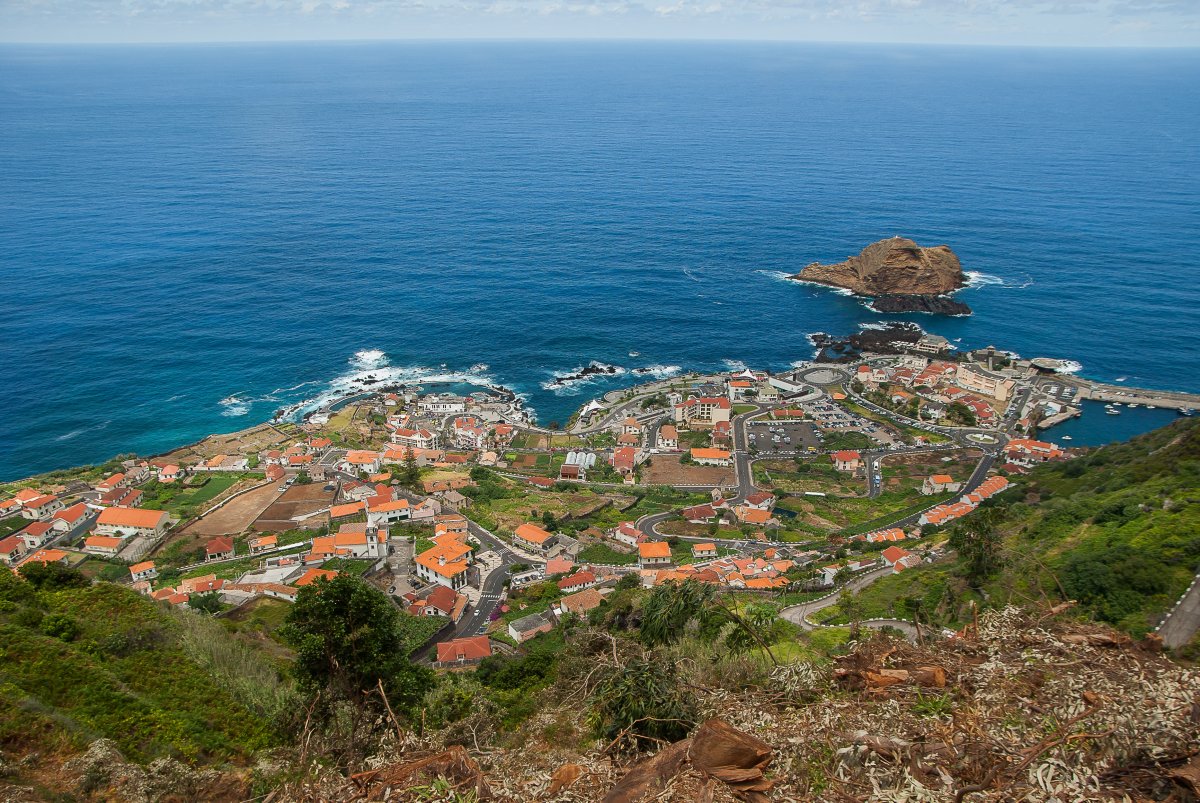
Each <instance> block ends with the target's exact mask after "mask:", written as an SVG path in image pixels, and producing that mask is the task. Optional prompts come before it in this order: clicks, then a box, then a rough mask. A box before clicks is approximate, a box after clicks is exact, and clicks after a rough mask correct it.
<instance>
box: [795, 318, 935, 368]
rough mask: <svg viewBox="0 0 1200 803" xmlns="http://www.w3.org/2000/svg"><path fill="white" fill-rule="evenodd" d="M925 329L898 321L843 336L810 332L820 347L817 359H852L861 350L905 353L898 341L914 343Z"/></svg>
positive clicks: (842, 360)
mask: <svg viewBox="0 0 1200 803" xmlns="http://www.w3.org/2000/svg"><path fill="white" fill-rule="evenodd" d="M924 334H925V332H924V331H923V330H922V329H921V327H919V326H917V325H916V324H915V323H907V322H897V323H891V324H888V326H887V327H886V328H884V329H863V330H862V331H861V332H856V333H855V334H852V335H848V336H845V337H834V336H833V335H829V334H826V333H824V332H817V333H816V334H812V335H809V339H810V340H812V343H813V345H814V346H816V347H817V348H818V349H819V352H818V354H817V356H816V362H834V363H837V362H854V361H855V360H857V359H859V357H861V356H862V353H863V352H864V351H870V352H873V353H875V354H904V353H905V351H904V349H903V348H902V347H901V346H899V345H897V344H911V343H916V342H917V341H918V340H920V339H921V336H922V335H924Z"/></svg>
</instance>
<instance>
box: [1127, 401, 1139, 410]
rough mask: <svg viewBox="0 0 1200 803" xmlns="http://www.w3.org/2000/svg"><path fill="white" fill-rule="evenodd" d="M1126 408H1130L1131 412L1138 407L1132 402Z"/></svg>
mask: <svg viewBox="0 0 1200 803" xmlns="http://www.w3.org/2000/svg"><path fill="white" fill-rule="evenodd" d="M1126 407H1128V408H1129V409H1130V410H1132V409H1133V408H1134V407H1137V405H1136V404H1134V403H1133V402H1130V403H1129V404H1127V405H1126Z"/></svg>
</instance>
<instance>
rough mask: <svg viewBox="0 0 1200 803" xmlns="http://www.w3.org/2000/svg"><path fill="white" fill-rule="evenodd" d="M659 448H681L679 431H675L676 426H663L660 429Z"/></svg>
mask: <svg viewBox="0 0 1200 803" xmlns="http://www.w3.org/2000/svg"><path fill="white" fill-rule="evenodd" d="M658 448H659V449H678V448H679V430H677V429H675V425H674V424H663V425H662V426H661V427H659V428H658Z"/></svg>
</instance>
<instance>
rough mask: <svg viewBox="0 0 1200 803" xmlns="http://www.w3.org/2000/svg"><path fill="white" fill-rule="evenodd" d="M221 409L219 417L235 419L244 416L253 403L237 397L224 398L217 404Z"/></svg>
mask: <svg viewBox="0 0 1200 803" xmlns="http://www.w3.org/2000/svg"><path fill="white" fill-rule="evenodd" d="M217 403H218V404H220V405H221V406H222V407H223V408H225V409H223V410H222V411H221V415H223V416H225V417H226V418H237V417H239V416H243V415H246V414H247V413H249V412H250V406H251V405H252V404H253V403H254V402H253V400H251V399H243V398H242V397H241V396H238V395H231V396H226V397H225V398H223V399H221V401H219V402H217Z"/></svg>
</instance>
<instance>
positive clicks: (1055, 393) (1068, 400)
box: [1041, 383, 1079, 404]
mask: <svg viewBox="0 0 1200 803" xmlns="http://www.w3.org/2000/svg"><path fill="white" fill-rule="evenodd" d="M1041 389H1042V390H1043V391H1045V393H1046V395H1047V396H1050V397H1051V398H1052V399H1054V400H1055V401H1059V402H1063V403H1065V404H1073V403H1074V402H1075V396H1076V394H1077V393H1078V392H1079V388H1077V387H1075V386H1074V385H1057V384H1054V383H1050V384H1046V385H1042V388H1041Z"/></svg>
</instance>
